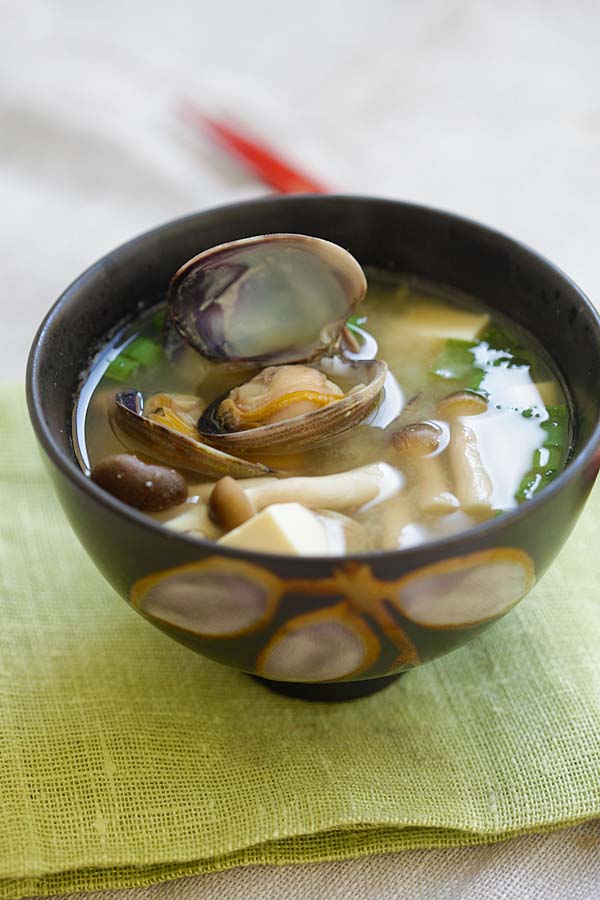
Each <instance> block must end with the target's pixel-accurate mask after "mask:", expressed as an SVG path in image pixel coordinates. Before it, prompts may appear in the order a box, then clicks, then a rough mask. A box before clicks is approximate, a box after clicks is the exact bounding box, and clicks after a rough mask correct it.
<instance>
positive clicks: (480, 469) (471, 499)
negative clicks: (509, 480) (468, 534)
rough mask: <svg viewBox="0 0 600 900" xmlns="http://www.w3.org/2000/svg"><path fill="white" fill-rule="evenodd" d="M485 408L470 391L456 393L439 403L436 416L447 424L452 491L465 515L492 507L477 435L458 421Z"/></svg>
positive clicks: (483, 403)
mask: <svg viewBox="0 0 600 900" xmlns="http://www.w3.org/2000/svg"><path fill="white" fill-rule="evenodd" d="M487 408H488V405H487V401H486V400H485V398H484V397H482V396H481V395H480V394H476V393H474V392H473V391H457V392H456V393H455V394H450V395H449V396H448V397H446V398H445V399H444V400H441V401H440V402H439V403H438V413H439V414H440V416H443V417H444V418H445V419H447V420H448V421H449V423H450V445H449V447H448V453H449V457H450V466H451V468H452V473H453V475H454V490H455V492H456V495H457V497H458V499H459V501H460V505H461V507H462V508H463V510H464V511H465V512H466V513H470V514H471V515H472V514H481V513H485V512H489V511H490V510H491V508H492V494H493V490H494V487H493V484H492V480H491V478H490V476H489V474H488V472H487V470H486V468H485V466H484V464H483V461H482V459H481V453H480V451H479V444H478V441H477V435H476V434H475V432H474V430H473V429H472V428H470V427H469V426H468V425H466V424H465V423H464V422H462V421H461V418H462V417H464V416H476V415H480V414H481V413H484V412H485V411H486V410H487Z"/></svg>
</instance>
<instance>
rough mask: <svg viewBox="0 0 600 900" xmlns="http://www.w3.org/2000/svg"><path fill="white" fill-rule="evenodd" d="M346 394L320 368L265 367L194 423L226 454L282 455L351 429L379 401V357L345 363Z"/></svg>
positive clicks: (381, 380)
mask: <svg viewBox="0 0 600 900" xmlns="http://www.w3.org/2000/svg"><path fill="white" fill-rule="evenodd" d="M338 372H339V373H341V374H343V375H344V380H346V379H348V380H350V381H353V382H354V384H353V386H352V387H350V389H349V390H348V391H347V392H344V391H343V390H342V389H341V388H340V387H339V386H338V385H337V384H335V383H334V382H332V381H330V380H329V379H328V378H327V377H326V375H325V374H324V373H323V372H322V371H320V370H319V369H316V368H313V367H310V366H304V365H299V366H293V365H288V366H269V367H268V368H266V369H264V370H263V371H262V372H260V373H259V374H258V375H256V376H254V378H252V379H250V381H248V382H246V383H245V384H243V385H242V386H240V387H238V388H234V390H233V391H231V392H230V393H229V394H228V395H227V396H226V397H225V398H223V397H219V398H217V399H216V400H215V401H214V402H213V403H211V404H210V406H208V407H207V409H206V410H205V411H204V413H203V415H202V416H201V418H200V421H199V422H198V431H199V433H200V435H201V436H202V438H203V439H204V440H205V441H206V442H207V443H210V444H212V445H213V446H214V447H219V448H221V449H223V450H225V451H226V452H228V453H233V454H242V455H247V454H249V455H253V454H256V453H264V452H265V451H267V452H269V453H281V452H286V451H296V450H299V449H306V448H308V447H312V446H315V445H316V444H319V443H320V442H322V441H324V440H327V439H329V438H332V437H333V436H335V435H338V434H341V433H342V432H344V431H348V430H349V429H350V428H353V427H354V426H355V425H357V424H358V423H359V422H361V421H362V420H363V419H365V417H366V416H367V415H368V413H369V412H370V411H371V410H372V409H373V408H374V406H375V405H376V404H377V403H378V401H379V398H380V395H381V390H382V388H383V384H384V381H385V378H386V375H387V364H386V363H384V362H382V361H381V360H368V361H346V362H345V363H344V367H343V368H338Z"/></svg>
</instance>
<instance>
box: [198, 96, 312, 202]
mask: <svg viewBox="0 0 600 900" xmlns="http://www.w3.org/2000/svg"><path fill="white" fill-rule="evenodd" d="M181 115H182V118H183V119H184V120H185V121H186V122H188V123H189V124H190V125H192V126H193V127H194V128H195V129H197V130H198V129H201V130H202V131H203V132H204V133H207V134H208V135H210V137H212V138H214V139H216V140H217V142H218V143H219V144H221V145H222V146H223V147H225V148H226V149H227V150H228V151H229V152H230V153H231V154H232V155H233V156H235V157H237V158H238V159H240V160H242V162H244V163H246V165H247V166H248V167H249V168H250V169H252V171H253V172H255V173H256V174H257V175H258V177H259V178H260V179H261V180H262V181H263V182H264V183H265V184H268V185H269V187H272V188H275V190H276V191H278V192H279V193H280V194H326V193H327V188H326V187H325V185H323V184H321V183H320V182H318V181H316V180H315V179H314V178H312V177H311V176H310V175H307V174H305V173H304V172H301V171H300V170H299V169H297V168H295V167H294V166H291V165H290V164H289V163H288V162H286V161H285V160H283V159H282V158H281V156H279V155H278V154H277V153H276V152H275V151H274V150H273V149H272V148H271V147H268V146H267V145H266V144H264V143H263V142H262V141H259V140H258V139H257V138H251V137H249V136H248V135H247V134H245V133H244V132H243V131H242V130H241V129H239V128H234V127H233V126H232V125H227V124H225V123H224V122H221V121H219V120H217V119H213V118H212V117H211V116H207V115H206V114H205V113H203V112H202V111H201V110H200V109H198V107H197V106H196V105H195V104H194V103H191V102H190V101H188V100H186V101H184V102H183V103H182V104H181Z"/></svg>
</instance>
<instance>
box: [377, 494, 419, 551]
mask: <svg viewBox="0 0 600 900" xmlns="http://www.w3.org/2000/svg"><path fill="white" fill-rule="evenodd" d="M378 512H379V516H378V518H379V522H380V527H381V547H382V549H383V550H397V549H398V547H399V541H400V536H401V534H402V530H403V529H404V527H405V525H408V524H409V522H412V521H414V518H415V517H414V512H413V508H412V505H411V503H410V500H409V498H408V497H407V496H406V494H402V493H398V494H396V495H395V496H394V497H391V498H390V499H389V500H387V501H386V502H385V503H384V504H382V506H381V507H380V510H378Z"/></svg>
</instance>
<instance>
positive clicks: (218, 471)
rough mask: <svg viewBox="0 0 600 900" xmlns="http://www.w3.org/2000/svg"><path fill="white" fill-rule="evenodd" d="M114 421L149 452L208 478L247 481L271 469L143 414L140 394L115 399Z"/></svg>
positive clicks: (134, 392) (187, 431)
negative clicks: (233, 454) (228, 478)
mask: <svg viewBox="0 0 600 900" xmlns="http://www.w3.org/2000/svg"><path fill="white" fill-rule="evenodd" d="M111 419H112V422H113V424H114V425H115V426H116V428H117V429H118V430H121V431H123V432H124V433H125V434H126V435H128V436H129V437H131V438H133V439H134V441H136V442H137V443H138V444H140V445H141V446H142V447H143V448H144V449H145V450H146V451H147V453H148V454H149V455H150V456H152V457H155V458H156V459H159V460H161V461H162V462H165V463H169V465H172V466H177V467H178V468H182V469H189V470H190V471H192V472H199V473H200V474H202V475H206V476H207V477H208V478H221V477H222V476H223V475H231V476H233V477H234V478H245V477H247V476H252V475H266V474H268V473H269V472H270V471H271V470H270V469H269V468H267V466H263V465H262V464H261V463H256V462H247V461H246V460H244V459H238V458H237V457H236V456H231V455H230V454H228V453H226V452H223V451H222V450H220V449H217V448H216V447H212V446H210V445H208V444H205V443H202V440H201V438H200V435H198V436H197V437H194V435H193V434H192V433H191V429H189V426H187V425H186V423H183V422H182V431H178V430H176V429H175V428H172V427H169V426H168V425H166V424H163V423H160V422H157V421H154V420H153V419H150V418H148V416H147V415H144V398H143V395H142V394H141V393H140V391H124V392H122V393H119V394H117V395H116V397H115V402H114V405H113V408H112V410H111Z"/></svg>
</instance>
